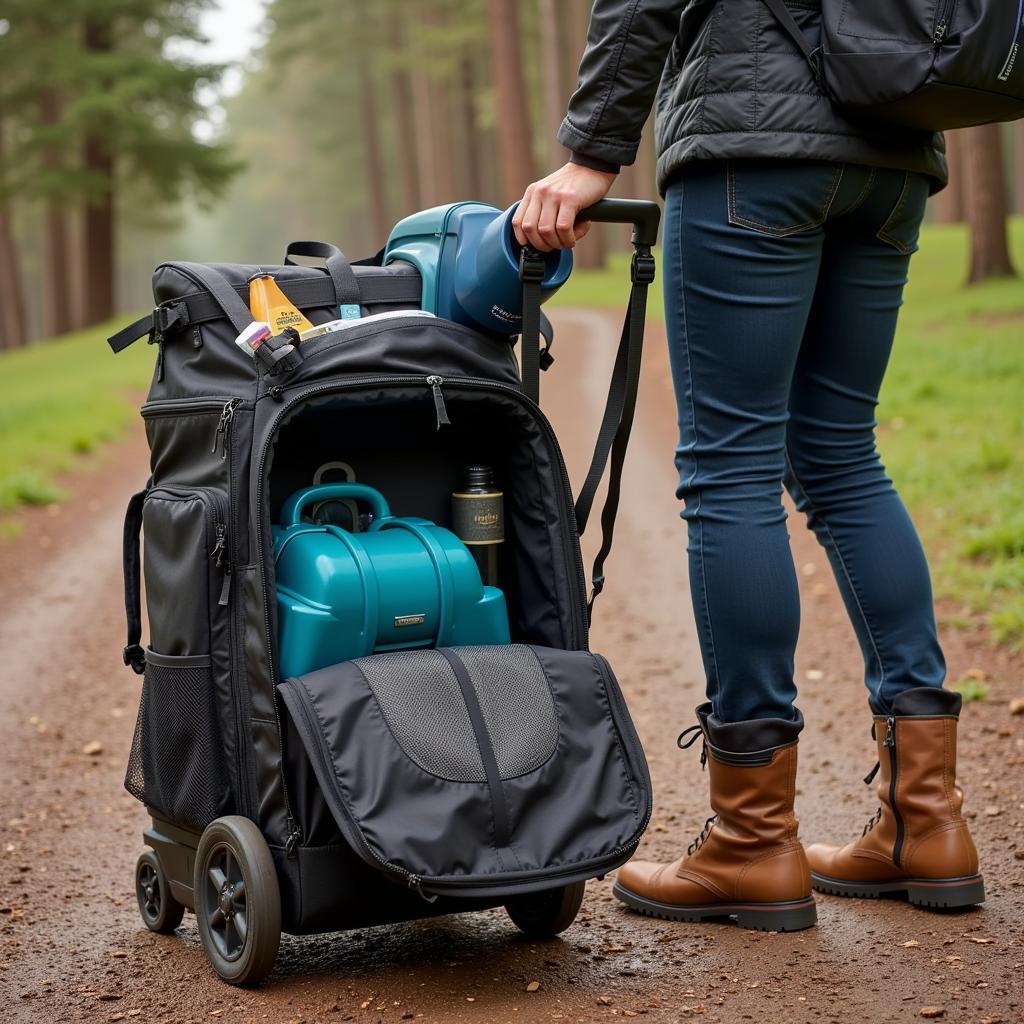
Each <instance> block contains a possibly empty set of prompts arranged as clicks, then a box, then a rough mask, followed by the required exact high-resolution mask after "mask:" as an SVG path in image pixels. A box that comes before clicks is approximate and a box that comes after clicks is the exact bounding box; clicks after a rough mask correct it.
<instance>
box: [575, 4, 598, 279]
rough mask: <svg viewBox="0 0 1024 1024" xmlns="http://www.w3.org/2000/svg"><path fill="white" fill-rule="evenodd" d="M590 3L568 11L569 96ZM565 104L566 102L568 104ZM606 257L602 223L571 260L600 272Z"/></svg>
mask: <svg viewBox="0 0 1024 1024" xmlns="http://www.w3.org/2000/svg"><path fill="white" fill-rule="evenodd" d="M590 8H591V4H590V0H571V5H570V8H569V14H570V18H569V31H568V37H569V38H568V51H569V53H570V54H572V56H571V57H570V59H569V60H568V61H567V62H566V64H567V70H568V74H569V79H570V82H569V95H570V96H571V95H572V93H573V92H574V91H575V89H576V80H577V77H578V71H579V65H580V58H581V57H582V56H583V51H584V50H585V49H586V47H587V30H588V29H589V27H590ZM567 102H568V101H567ZM606 256H607V239H606V238H605V228H604V225H602V224H595V225H594V226H593V227H592V228H591V229H590V232H589V234H588V235H587V237H586V238H584V239H582V240H581V241H580V242H579V243H577V245H576V248H575V250H574V251H573V260H574V261H575V264H576V266H577V267H579V268H580V269H581V270H600V269H601V268H602V267H603V266H604V264H605V259H606Z"/></svg>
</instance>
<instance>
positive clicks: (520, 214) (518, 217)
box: [512, 183, 536, 245]
mask: <svg viewBox="0 0 1024 1024" xmlns="http://www.w3.org/2000/svg"><path fill="white" fill-rule="evenodd" d="M535 185H536V183H534V184H531V185H527V186H526V191H525V192H524V193H523V199H522V202H520V204H519V206H518V207H516V212H515V216H514V217H513V218H512V232H513V234H515V236H516V241H517V242H518V243H519V244H520V245H526V242H527V238H526V233H525V232H524V231H523V218H524V217H525V215H526V211H527V210H528V209H529V207H530V201H531V199H532V198H533V190H534V188H535Z"/></svg>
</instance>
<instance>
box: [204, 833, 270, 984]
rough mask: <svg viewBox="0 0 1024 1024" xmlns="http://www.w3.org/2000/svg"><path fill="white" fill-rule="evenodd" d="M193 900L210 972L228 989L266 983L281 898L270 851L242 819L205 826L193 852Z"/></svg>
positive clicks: (259, 836)
mask: <svg viewBox="0 0 1024 1024" xmlns="http://www.w3.org/2000/svg"><path fill="white" fill-rule="evenodd" d="M194 896H195V904H196V920H197V921H198V923H199V937H200V938H201V939H202V942H203V949H204V950H205V951H206V956H207V959H209V961H210V963H211V964H212V965H213V969H214V970H215V971H216V972H217V973H218V974H219V975H220V976H221V977H222V978H223V979H224V980H225V981H228V982H230V983H231V984H232V985H255V984H256V983H257V982H259V981H261V980H262V979H263V978H264V977H266V975H268V974H269V973H270V971H271V969H272V968H273V966H274V961H275V960H276V959H277V950H278V946H279V945H280V944H281V893H280V890H279V888H278V883H277V871H276V869H275V868H274V861H273V858H272V857H271V856H270V849H269V848H268V846H267V843H266V840H265V839H264V838H263V835H262V833H261V832H260V830H259V829H258V828H257V827H256V825H255V824H254V823H253V822H252V821H250V820H249V819H248V818H242V817H240V816H238V815H230V816H228V817H225V818H218V819H217V820H216V821H213V822H211V823H210V824H209V825H207V827H206V830H205V831H204V832H203V835H202V838H201V839H200V840H199V848H198V850H197V851H196V867H195V881H194Z"/></svg>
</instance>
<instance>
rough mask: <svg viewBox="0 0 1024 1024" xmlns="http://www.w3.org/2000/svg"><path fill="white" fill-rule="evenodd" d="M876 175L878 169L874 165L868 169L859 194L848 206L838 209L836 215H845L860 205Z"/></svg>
mask: <svg viewBox="0 0 1024 1024" xmlns="http://www.w3.org/2000/svg"><path fill="white" fill-rule="evenodd" d="M877 176H878V169H877V168H876V167H871V168H869V169H868V179H867V181H866V182H865V183H864V187H863V188H862V189H861V190H860V195H859V196H857V198H856V199H854V201H853V202H852V203H850V205H849V206H847V207H846V208H845V209H843V210H840V211H839V212H838V213H837V214H836V216H837V217H845V216H846V215H847V214H848V213H853V211H854V210H856V209H857V208H858V207H859V206H860V205H861V203H863V202H864V200H865V199H867V197H868V193H869V192H870V191H871V186H872V185H874V183H875V178H876V177H877Z"/></svg>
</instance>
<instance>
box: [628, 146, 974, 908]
mask: <svg viewBox="0 0 1024 1024" xmlns="http://www.w3.org/2000/svg"><path fill="white" fill-rule="evenodd" d="M927 192H928V185H927V180H926V179H925V178H924V177H922V176H920V175H917V174H913V173H906V172H902V171H895V170H887V169H876V168H868V167H859V166H854V165H848V164H846V165H844V164H833V163H823V162H816V161H771V160H764V161H730V162H727V163H726V162H715V163H707V164H695V165H693V166H692V167H691V168H688V169H687V170H685V171H684V172H683V174H682V175H681V177H680V178H679V179H678V180H677V181H676V182H675V183H674V184H673V185H672V186H671V187H670V189H669V191H668V194H667V200H666V211H665V213H666V218H665V219H666V223H665V240H664V245H665V282H666V284H665V309H666V325H667V328H668V335H669V346H670V358H671V363H672V371H673V378H674V381H675V385H676V397H677V403H678V408H679V420H680V443H679V446H678V448H677V452H676V464H677V468H678V470H679V477H680V483H679V489H678V494H679V496H680V497H681V498H682V499H683V500H684V503H685V507H684V511H683V517H684V518H685V519H686V521H687V525H688V534H689V544H688V553H689V567H690V589H691V594H692V599H693V607H694V613H695V618H696V623H697V631H698V637H699V641H700V647H701V654H702V658H703V663H704V669H705V674H706V678H707V698H708V702H709V705H710V711H709V714H710V716H711V721H713V722H715V723H719V724H720V725H721V726H723V727H729V728H728V740H727V742H728V743H730V744H731V745H732V749H726V748H724V747H722V746H721V744H719V743H714V742H713V740H712V738H711V735H710V733H709V731H708V730H707V728H706V717H705V719H703V720H702V721H704V722H705V744H706V746H710V747H711V760H712V762H713V763H714V762H715V761H716V756H715V749H716V748H718V750H719V756H721V755H722V753H724V754H725V756H726V759H727V760H729V761H732V762H742V761H743V759H744V758H746V759H747V761H748V762H749V761H750V760H751V759H752V758H753V759H754V760H757V759H758V758H760V759H761V760H763V758H764V756H765V750H766V748H764V747H763V746H759V744H761V742H762V739H763V729H759V728H758V724H759V723H764V722H766V721H773V722H775V723H778V724H779V726H780V727H781V726H783V725H789V726H790V727H795V728H796V730H797V731H799V727H800V725H802V720H801V719H800V717H799V712H797V711H796V709H795V707H794V700H795V698H796V686H795V683H794V678H793V667H794V665H793V663H794V652H795V649H796V641H797V634H798V631H799V623H800V602H799V592H798V587H797V579H796V572H795V569H794V566H793V559H792V554H791V551H790V546H789V535H788V532H787V528H786V513H785V510H784V508H783V505H782V500H781V499H782V488H783V481H785V483H786V485H787V486H788V487H789V489H790V492H791V494H792V495H793V498H794V500H795V502H796V504H797V507H798V508H799V509H800V510H801V511H803V512H805V513H806V514H807V517H808V522H809V525H810V526H811V528H812V529H813V530H814V532H815V535H816V536H817V538H818V540H819V541H820V542H821V543H822V545H823V546H824V547H825V549H826V552H827V554H828V557H829V561H830V563H831V565H832V568H833V571H834V574H835V577H836V580H837V582H838V584H839V587H840V590H841V592H842V596H843V600H844V602H845V604H846V608H847V611H848V613H849V615H850V619H851V621H852V622H853V625H854V629H855V631H856V634H857V637H858V640H859V643H860V647H861V650H862V652H863V656H864V665H865V682H866V684H867V689H868V699H869V704H870V707H871V709H872V711H873V712H874V713H875V714H878V715H883V716H887V715H890V714H891V713H893V709H894V705H895V704H896V702H897V701H898V699H899V698H900V695H901V694H906V693H919V692H920V691H928V690H934V691H936V693H937V694H939V693H941V686H942V683H943V680H944V677H945V664H944V660H943V657H942V651H941V648H940V647H939V643H938V639H937V635H936V627H935V617H934V610H933V606H932V592H931V583H930V578H929V572H928V567H927V563H926V561H925V557H924V552H923V550H922V547H921V544H920V541H919V539H918V536H917V533H916V531H915V530H914V527H913V524H912V523H911V521H910V518H909V516H908V515H907V512H906V509H905V508H904V506H903V503H902V502H901V500H900V498H899V495H898V494H897V493H896V490H895V489H894V487H893V485H892V483H891V481H890V480H889V478H888V477H887V476H886V474H885V470H884V467H883V466H882V464H881V461H880V459H879V457H878V453H877V451H876V448H875V435H874V430H875V406H876V404H877V399H878V391H879V388H880V385H881V382H882V378H883V376H884V373H885V368H886V365H887V362H888V358H889V353H890V350H891V347H892V341H893V336H894V333H895V328H896V318H897V313H898V310H899V306H900V304H901V301H902V291H903V285H904V283H905V281H906V275H907V268H908V263H909V260H910V254H911V253H912V251H913V250H914V248H915V247H916V241H917V234H918V229H919V226H920V222H921V218H922V216H923V212H924V204H925V199H926V196H927ZM942 695H943V696H945V695H944V694H942ZM920 703H921V701H920V700H918V701H914V700H912V701H911V704H912V705H913V706H917V705H918V704H920ZM791 742H792V744H793V752H792V755H791V756H792V760H793V763H794V767H795V758H796V751H795V742H796V737H795V733H794V735H793V736H792V738H791ZM777 753H778V751H777V750H776V751H774V752H772V757H775V756H776V755H777ZM941 754H942V751H941V749H939V748H936V750H935V751H934V752H933V757H934V758H935V759H938V760H937V771H939V774H942V762H941ZM787 757H789V755H787ZM741 770H750V771H751V772H752V776H751V777H752V778H753V775H756V774H757V772H756V769H755V767H754V766H750V765H742V766H741ZM712 774H713V775H714V773H712ZM769 774H770V773H769ZM925 774H927V771H926V772H925ZM775 777H776V778H777V779H781V778H782V774H781V773H775ZM758 778H759V781H758V782H756V783H754V782H752V783H751V784H750V785H751V787H752V793H753V791H754V790H756V791H757V792H758V794H759V797H758V798H761V799H763V798H764V797H765V793H764V792H763V791H762V790H761V789H760V788H759V787H761V786H762V785H768V786H769V787H771V786H773V785H774V784H773V783H771V782H770V781H769V776H768V775H766V774H764V773H763V772H762V774H761V775H760V776H758ZM714 787H715V780H714V778H712V789H713V793H712V797H713V802H714V798H715V794H714ZM778 796H780V794H778V793H774V794H773V795H772V796H771V797H770V799H769V802H771V801H772V800H775V799H776V798H777V797H778ZM788 800H789V803H788V808H789V809H788V811H787V812H786V814H788V816H789V817H790V818H792V821H793V828H792V835H791V836H787V838H786V839H785V842H786V843H789V842H790V841H791V840H792V842H793V843H795V845H796V847H797V848H798V847H799V843H798V842H797V840H796V830H795V818H793V817H792V797H791V794H789V796H788ZM716 810H717V808H716ZM719 813H720V812H719ZM784 816H785V815H784ZM947 818H948V819H950V820H953V821H959V822H962V818H961V817H960V815H959V806H957V807H956V808H955V809H954V808H953V807H952V805H951V804H950V805H949V806H948V807H946V809H945V810H944V811H943V812H942V814H939V816H938V817H937V818H936V820H935V825H936V827H937V826H939V825H941V824H942V823H943V822H947ZM722 820H723V819H722V817H721V816H720V817H719V824H713V825H712V826H711V835H712V836H713V835H714V831H715V829H719V830H721V828H722V824H721V823H722ZM947 824H948V822H947ZM922 827H924V826H923V825H922ZM957 828H959V826H957ZM965 828H966V827H965ZM879 834H880V835H881V834H882V833H881V832H880V833H879ZM776 838H778V837H776ZM776 845H777V844H776ZM711 849H713V844H712V843H711V841H710V838H708V837H706V838H705V841H704V842H703V843H701V844H699V845H698V847H697V848H696V850H695V852H694V854H693V855H691V856H689V857H684V858H682V859H681V861H680V862H678V864H677V865H673V866H670V869H668V870H667V871H666V870H662V871H661V872H660V873H658V874H656V871H655V869H654V867H652V866H643V865H641V864H635V865H628V866H627V868H624V869H623V871H622V872H620V876H619V887H620V890H621V891H620V896H621V895H624V894H629V895H632V896H633V897H637V898H641V899H642V898H646V896H645V894H647V895H649V894H651V893H653V892H654V891H655V890H656V889H657V890H658V891H659V892H660V893H661V894H662V895H664V894H665V892H666V891H667V890H666V889H665V888H664V884H665V882H666V879H667V877H668V876H672V877H675V878H677V879H679V880H682V879H684V878H686V877H687V876H688V875H694V874H695V871H696V874H700V870H701V863H700V861H699V860H697V858H699V857H700V855H701V850H705V851H708V850H711ZM744 849H746V851H747V853H748V854H749V856H750V857H755V858H756V857H759V856H763V855H766V854H767V855H768V856H769V857H771V856H773V855H774V853H773V850H774V847H772V848H771V849H769V848H766V847H765V846H764V844H763V843H762V844H759V843H756V842H755V843H747V844H746V845H745V847H744ZM790 849H791V850H792V849H793V847H790ZM791 855H792V856H793V857H796V856H797V854H796V853H795V852H794V853H792V854H791ZM815 856H817V854H815ZM799 857H803V850H802V848H801V849H800V850H799ZM712 859H713V858H711V857H710V856H709V855H708V853H707V852H705V854H704V858H703V860H704V862H706V863H707V864H710V863H711V861H712ZM741 860H742V859H741ZM744 864H745V862H743V863H740V862H739V861H737V863H736V866H735V871H734V874H738V873H740V872H742V871H743V870H744ZM810 866H811V868H812V869H813V868H814V867H815V864H814V863H813V862H812V863H811V865H810ZM933 866H934V865H933ZM898 869H899V855H898V852H897V856H896V859H895V863H894V871H897V870H898ZM940 870H941V866H940ZM933 874H934V872H933ZM655 876H656V877H655ZM693 880H694V879H692V878H691V879H690V881H693ZM705 882H706V883H707V884H705V885H704V889H703V896H702V897H701V898H702V899H703V902H704V904H706V903H707V902H708V899H707V898H705V897H708V898H710V897H714V899H712V902H714V901H715V900H734V898H740V897H737V896H736V894H735V893H732V894H731V895H727V894H726V890H727V889H728V886H726V887H724V888H723V886H722V885H721V884H720V883H721V882H722V879H720V878H719V879H713V878H711V876H710V875H708V876H707V877H706V878H705ZM716 886H717V889H716ZM806 887H807V895H809V893H810V876H809V875H808V876H807V879H806ZM670 888H671V887H670ZM834 888H836V889H837V891H838V887H834ZM682 891H683V890H680V889H679V888H678V886H676V887H675V888H674V889H673V892H674V893H675V895H676V896H678V895H679V893H680V892H682ZM691 895H692V892H689V890H687V895H684V896H683V898H682V902H681V903H680V904H679V905H682V906H691V905H692V906H698V905H703V904H699V903H694V902H693V901H692V900H690V896H691ZM786 896H787V899H788V898H790V897H792V896H793V890H792V886H790V888H789V889H787V891H786ZM673 898H674V897H673ZM800 898H802V896H801V897H800ZM688 900H689V902H687V901H688ZM627 902H628V900H627ZM655 902H661V903H665V902H669V901H665V900H661V901H658V900H655ZM676 902H677V903H678V902H679V901H676ZM748 902H749V901H748ZM775 902H777V901H775ZM638 909H642V908H638Z"/></svg>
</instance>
